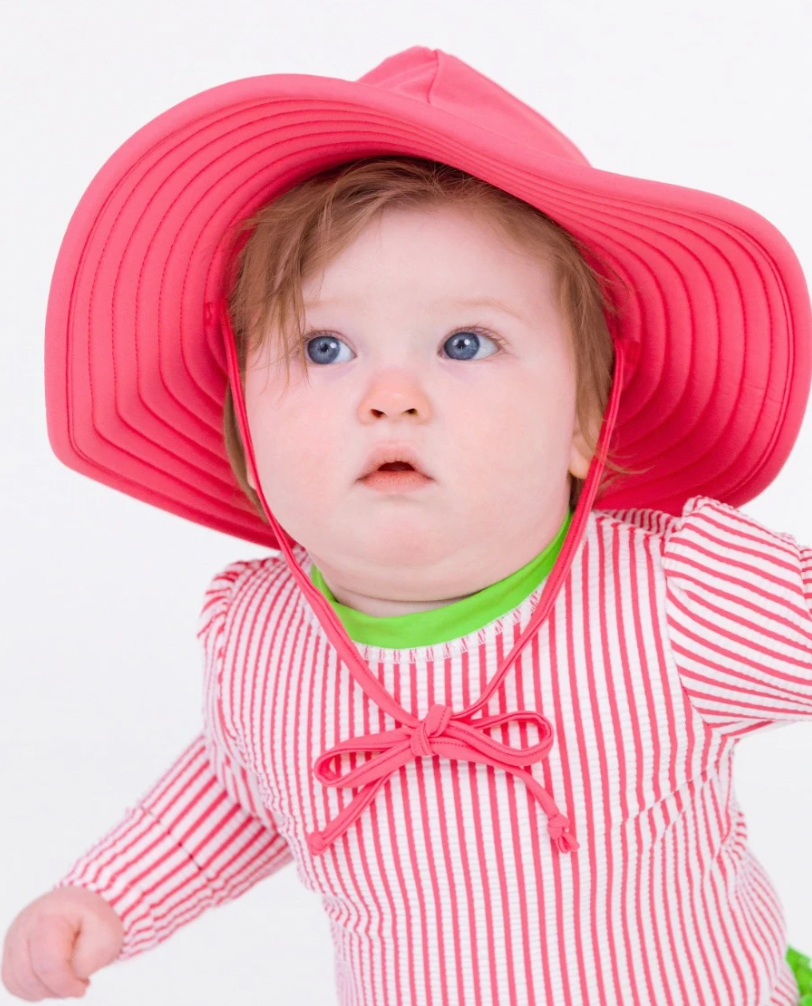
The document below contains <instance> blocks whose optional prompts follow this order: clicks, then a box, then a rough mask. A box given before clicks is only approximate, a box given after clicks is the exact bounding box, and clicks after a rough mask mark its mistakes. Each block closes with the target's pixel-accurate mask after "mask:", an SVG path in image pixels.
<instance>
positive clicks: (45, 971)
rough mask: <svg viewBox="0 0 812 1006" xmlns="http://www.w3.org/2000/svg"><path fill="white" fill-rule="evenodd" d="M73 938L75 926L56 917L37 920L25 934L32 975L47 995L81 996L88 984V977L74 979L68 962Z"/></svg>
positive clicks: (61, 997) (60, 997) (60, 996)
mask: <svg viewBox="0 0 812 1006" xmlns="http://www.w3.org/2000/svg"><path fill="white" fill-rule="evenodd" d="M74 937H75V929H74V926H73V925H72V924H71V923H70V922H69V921H68V920H67V919H63V918H59V917H58V916H51V917H48V916H43V917H42V918H41V919H38V920H37V922H36V923H35V924H34V926H33V927H32V929H31V932H30V933H29V935H28V948H29V955H30V959H31V969H32V971H33V973H34V976H35V977H36V978H37V979H38V980H39V982H40V983H41V984H42V985H43V986H44V987H45V989H46V994H48V995H50V996H55V997H57V998H59V999H65V998H67V997H68V996H83V995H84V994H85V989H86V987H87V985H88V979H86V978H83V979H80V978H77V977H76V975H75V974H74V973H73V968H72V967H71V964H70V960H71V956H72V954H73V942H74Z"/></svg>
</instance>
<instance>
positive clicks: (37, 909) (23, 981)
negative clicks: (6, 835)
mask: <svg viewBox="0 0 812 1006" xmlns="http://www.w3.org/2000/svg"><path fill="white" fill-rule="evenodd" d="M123 942H124V927H123V926H122V924H121V919H119V917H118V916H117V915H116V913H115V912H114V911H113V909H112V908H111V907H110V905H109V904H108V903H107V902H106V901H105V900H104V898H102V897H101V896H100V895H98V894H94V893H93V891H88V890H85V889H84V888H81V887H60V888H58V889H57V890H55V891H49V892H48V894H43V895H42V897H40V898H37V899H36V901H32V902H31V904H30V905H27V906H26V907H25V908H24V909H23V910H22V911H21V912H20V914H19V915H18V916H17V917H16V918H15V919H14V921H13V922H12V923H11V926H10V927H9V930H8V932H7V933H6V939H5V943H4V945H3V966H2V979H3V984H4V985H5V986H6V988H7V989H8V991H9V992H11V994H12V995H15V996H19V997H20V999H26V1000H28V1001H29V1002H36V1001H38V1000H40V999H66V998H68V997H76V998H79V997H80V996H83V995H84V994H85V990H86V989H87V986H88V985H89V984H90V981H89V979H88V977H87V976H88V975H91V974H93V972H94V971H98V970H99V968H103V967H104V966H105V965H106V964H109V963H110V962H111V961H113V960H115V958H116V957H117V956H118V952H119V950H120V949H121V945H122V943H123Z"/></svg>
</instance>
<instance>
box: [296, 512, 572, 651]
mask: <svg viewBox="0 0 812 1006" xmlns="http://www.w3.org/2000/svg"><path fill="white" fill-rule="evenodd" d="M571 521H572V511H571V510H570V511H568V512H567V516H566V517H565V518H564V522H563V523H562V525H561V527H560V528H559V529H558V531H557V533H556V536H555V537H554V538H553V540H552V541H551V542H550V543H549V545H547V546H546V547H545V548H544V549H543V551H541V552H540V553H539V554H538V555H537V556H536V557H535V559H531V560H530V562H528V563H527V565H526V566H522V567H521V569H517V570H516V572H515V573H511V574H510V576H506V577H505V578H504V579H503V580H497V582H496V583H492V584H491V585H490V586H489V587H484V588H483V589H482V590H480V591H477V593H475V594H471V595H470V596H469V597H464V598H462V600H460V601H454V603H453V604H446V605H444V606H443V607H440V608H433V609H432V610H431V611H416V612H413V613H412V614H410V615H392V616H390V617H387V618H378V617H376V616H375V615H367V614H365V613H364V612H362V611H356V610H355V608H348V607H347V606H346V605H345V604H341V603H340V602H339V601H337V600H336V599H335V596H334V594H333V592H332V591H331V590H330V588H329V587H328V586H327V584H326V583H325V582H324V577H323V576H322V575H321V573H320V572H319V570H318V569H317V568H316V566H315V564H313V565H312V566H311V569H310V579H311V581H312V583H313V586H314V587H316V588H318V590H320V591H321V592H322V594H324V596H325V597H326V598H327V600H328V601H329V602H330V604H331V605H332V607H333V610H334V611H335V613H336V614H337V615H338V617H339V618H340V619H341V621H342V623H343V624H344V628H345V629H346V630H347V635H348V636H349V637H350V639H352V640H354V641H355V642H356V643H363V644H365V645H368V646H379V647H383V648H386V649H395V650H401V649H409V648H411V647H417V646H433V645H434V644H435V643H445V642H448V641H449V640H451V639H459V638H460V637H461V636H466V635H468V633H470V632H476V631H477V630H478V629H481V628H482V627H483V625H488V624H489V623H490V622H493V621H494V620H495V619H497V618H499V617H500V616H501V615H504V614H506V613H507V612H508V611H512V610H513V609H514V608H517V607H518V606H519V605H520V604H521V603H522V601H524V600H525V598H527V597H529V596H530V595H531V594H532V593H533V591H534V590H536V588H537V587H538V586H539V585H540V584H541V582H542V581H543V580H544V579H545V577H546V576H547V575H548V574H549V572H550V570H551V569H552V568H553V564H554V562H555V560H556V558H557V556H558V553H559V552H560V550H561V546H562V544H563V543H564V539H565V537H566V535H567V531H568V529H569V526H570V523H571Z"/></svg>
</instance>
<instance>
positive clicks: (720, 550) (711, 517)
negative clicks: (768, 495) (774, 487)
mask: <svg viewBox="0 0 812 1006" xmlns="http://www.w3.org/2000/svg"><path fill="white" fill-rule="evenodd" d="M663 569H664V572H665V578H666V609H667V619H668V630H669V636H670V640H671V646H672V650H673V653H674V657H675V660H676V664H677V668H678V670H679V672H680V677H681V679H682V685H683V687H684V689H685V691H686V693H687V694H688V696H689V697H690V700H691V704H692V705H693V707H694V708H695V709H696V710H697V711H698V712H699V714H700V715H701V716H702V718H703V719H704V721H705V722H706V723H707V724H708V726H710V727H711V728H713V729H714V730H715V731H718V732H720V733H721V734H724V735H726V736H728V737H730V738H731V739H738V738H739V737H742V736H744V735H745V734H749V733H753V732H755V731H758V730H761V729H764V728H765V727H767V726H770V725H772V724H777V723H779V722H791V721H793V720H802V719H810V718H812V548H809V547H807V546H803V545H799V544H798V543H797V542H796V541H795V539H794V538H793V537H792V536H791V535H789V534H782V533H779V532H775V531H771V530H769V529H768V528H765V527H763V526H762V525H761V524H759V523H758V522H757V521H755V520H754V519H753V518H752V517H750V516H748V515H746V514H744V513H742V512H741V511H739V510H737V509H735V508H734V507H732V506H729V505H727V504H724V503H720V502H719V501H718V500H714V499H711V498H710V497H704V496H698V497H692V498H691V499H690V500H688V501H687V502H686V504H685V506H684V508H683V514H682V516H681V517H680V518H676V519H672V520H670V521H669V527H668V529H667V531H666V533H665V535H664V555H663Z"/></svg>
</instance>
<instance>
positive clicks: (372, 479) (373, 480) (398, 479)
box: [361, 461, 432, 493]
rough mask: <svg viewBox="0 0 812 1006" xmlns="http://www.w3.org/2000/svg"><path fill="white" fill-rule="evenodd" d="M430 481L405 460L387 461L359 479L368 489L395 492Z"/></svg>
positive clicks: (401, 491)
mask: <svg viewBox="0 0 812 1006" xmlns="http://www.w3.org/2000/svg"><path fill="white" fill-rule="evenodd" d="M431 481H432V480H431V479H430V478H429V477H428V475H424V474H423V473H422V472H419V471H417V469H415V468H414V467H412V465H410V464H409V463H408V462H407V461H388V462H387V463H386V464H384V465H381V466H380V467H379V468H376V469H375V471H374V472H370V473H369V475H366V476H364V478H362V479H361V482H362V484H363V485H365V486H368V487H369V488H370V489H377V490H378V491H379V492H396V493H404V492H411V491H412V490H414V489H420V488H421V487H422V486H426V485H429V484H430V483H431Z"/></svg>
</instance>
